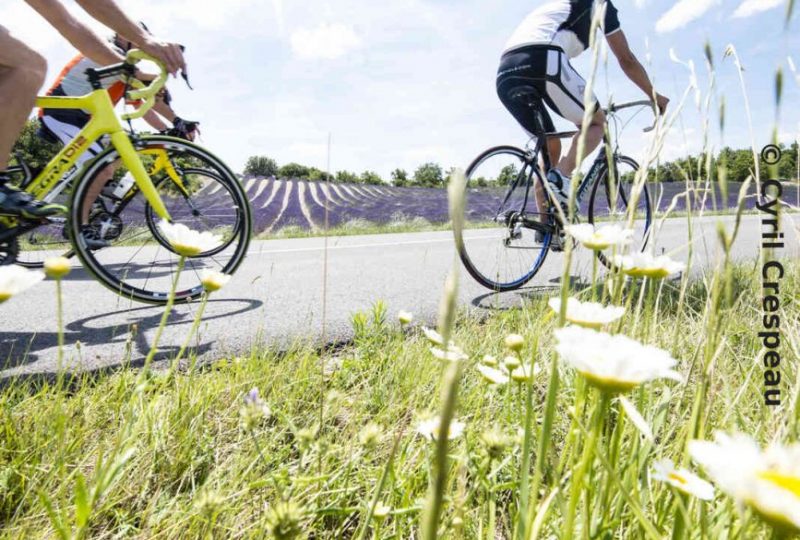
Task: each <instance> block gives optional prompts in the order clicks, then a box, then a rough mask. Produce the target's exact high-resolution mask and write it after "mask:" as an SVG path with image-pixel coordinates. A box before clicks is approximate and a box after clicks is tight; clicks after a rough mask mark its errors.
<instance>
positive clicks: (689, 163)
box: [14, 119, 799, 187]
mask: <svg viewBox="0 0 800 540" xmlns="http://www.w3.org/2000/svg"><path fill="white" fill-rule="evenodd" d="M37 129H38V122H37V121H36V120H34V119H32V120H30V121H28V123H27V124H26V126H25V129H24V130H23V132H22V134H21V136H20V138H19V139H18V140H17V142H16V144H15V146H14V154H15V155H18V156H20V157H21V158H22V159H23V160H24V161H25V163H27V164H28V165H29V166H31V167H33V168H35V169H37V168H41V167H43V166H44V165H46V164H47V162H48V161H49V160H50V158H52V157H53V156H54V155H55V154H56V152H57V151H58V148H59V146H58V145H55V144H51V143H48V142H46V141H45V140H43V139H42V138H41V137H39V136H37V134H36V131H37ZM779 146H780V148H781V150H782V157H781V160H780V161H779V162H778V164H777V172H778V176H779V178H782V179H787V180H789V179H797V178H798V153H799V152H798V150H799V149H798V144H797V142H794V143H792V144H791V145H788V146H787V145H783V144H781V145H779ZM720 167H724V171H725V173H726V176H727V179H728V181H730V182H742V181H744V180H745V179H746V178H747V177H748V176H750V175H751V174H752V170H753V152H752V150H750V149H749V148H747V149H738V150H735V149H733V148H730V147H725V148H723V149H722V150H721V151H720V152H719V153H718V154H717V155H716V156H713V157H712V159H711V160H710V162H709V160H708V159H707V156H703V155H693V156H691V155H690V156H686V157H682V158H678V159H674V160H672V161H666V162H663V163H659V164H658V165H657V166H655V167H652V168H651V175H650V178H651V180H655V181H659V182H682V181H684V180H686V179H687V178H689V179H692V180H696V179H701V178H709V177H710V178H714V179H717V178H718V177H719V173H720V170H721V169H720ZM760 168H761V174H762V179H765V178H766V177H767V175H768V174H769V173H770V171H769V168H768V167H767V164H766V163H765V162H764V161H763V159H761V166H760ZM452 170H453V169H452V168H451V169H449V170H447V171H445V170H444V169H443V168H442V166H441V165H439V164H437V163H433V162H430V163H425V164H423V165H420V166H419V167H417V169H416V170H414V171H413V173H409V172H407V171H406V170H404V169H395V170H394V171H392V172H391V174H390V177H389V178H388V179H387V178H383V177H381V175H379V174H378V173H376V172H374V171H369V170H367V171H364V172H362V173H360V174H359V173H356V172H352V171H347V170H341V171H338V172H336V173H335V174H328V173H326V172H324V171H321V170H320V169H318V168H316V167H309V166H305V165H302V164H299V163H287V164H285V165H280V166H279V165H278V162H277V161H276V160H274V159H273V158H270V157H268V156H263V155H262V156H251V157H250V158H249V159H248V160H247V163H246V165H245V168H244V174H245V175H246V176H262V177H271V176H274V177H276V178H296V179H303V180H311V181H315V180H316V181H319V180H330V181H332V182H341V183H348V184H391V185H394V186H399V187H405V186H414V187H444V186H445V184H446V183H447V177H448V176H449V174H450V172H451V171H452ZM516 172H517V171H516V170H515V169H513V168H512V167H511V166H509V167H506V168H505V169H503V170H502V171H501V173H500V174H499V176H498V178H495V179H485V182H486V183H490V182H498V183H501V184H504V183H508V182H509V181H513V179H514V177H515V176H516ZM475 180H476V181H477V183H478V184H479V185H480V184H481V183H482V182H480V179H475Z"/></svg>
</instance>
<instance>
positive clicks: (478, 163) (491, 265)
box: [454, 146, 555, 292]
mask: <svg viewBox="0 0 800 540" xmlns="http://www.w3.org/2000/svg"><path fill="white" fill-rule="evenodd" d="M496 156H507V158H503V159H501V160H500V161H499V163H502V162H504V161H505V159H507V160H508V161H509V164H513V163H514V162H515V160H516V161H518V162H519V163H520V169H519V172H518V173H516V174H517V179H516V181H515V182H514V183H512V184H511V187H510V188H508V189H506V190H502V189H499V188H495V190H496V191H497V192H498V193H500V194H499V196H498V194H494V195H491V194H487V191H489V190H484V192H482V193H477V191H481V188H480V187H479V186H481V180H482V177H481V176H480V173H479V170H480V168H481V167H482V166H483V165H484V164H486V163H487V161H488V160H489V159H490V158H493V157H496ZM496 161H497V160H496ZM537 167H538V166H537V164H536V162H535V158H534V159H533V160H531V159H530V157H529V156H528V154H527V153H526V152H525V151H524V150H522V149H520V148H517V147H514V146H496V147H493V148H490V149H488V150H486V151H484V152H483V153H481V154H480V155H478V157H476V158H475V159H474V160H473V161H472V163H471V164H470V165H469V167H467V170H466V173H465V175H466V179H467V183H466V190H467V203H466V206H467V208H466V210H465V214H467V215H466V216H465V217H466V221H467V224H468V225H467V227H466V229H467V230H465V231H454V235H455V242H456V249H457V251H458V255H459V257H460V259H461V262H462V263H463V264H464V267H465V268H466V270H467V272H468V273H469V274H470V275H471V276H472V277H473V278H474V279H475V281H477V282H478V283H480V284H481V285H483V286H484V287H486V288H487V289H490V290H492V291H495V292H506V291H513V290H516V289H519V288H520V287H522V286H523V285H525V284H526V283H527V282H528V281H530V280H531V279H532V278H533V277H534V276H535V275H536V273H537V272H538V271H539V269H540V268H541V267H542V264H544V261H545V259H546V257H547V253H548V252H549V250H550V243H551V241H552V232H549V231H548V232H546V233H543V239H542V242H541V245H540V247H538V248H537V247H536V246H535V245H534V244H535V242H534V241H533V239H532V238H527V237H526V238H525V239H522V238H518V239H517V238H507V237H505V236H504V235H505V234H506V233H508V236H509V237H510V235H511V231H512V230H513V225H511V224H507V225H506V226H505V232H503V227H502V226H501V227H498V228H497V229H498V230H497V231H495V230H493V229H491V228H490V227H489V226H488V225H487V229H486V231H485V233H484V232H474V231H484V229H482V228H474V229H472V232H470V226H469V223H470V217H475V216H477V215H479V212H478V211H475V212H472V210H471V208H470V202H469V201H470V196H471V195H470V190H473V191H475V192H474V193H472V196H476V195H481V196H483V197H485V198H486V197H488V198H490V199H491V201H490V202H488V203H487V205H489V207H488V220H489V222H494V223H497V222H498V221H497V220H498V216H499V215H500V214H501V213H502V214H504V215H505V216H506V218H507V219H506V221H507V222H508V220H509V219H513V218H509V216H510V214H509V212H514V211H516V210H514V208H516V206H518V205H520V204H521V205H522V207H521V208H520V210H526V209H527V208H528V207H527V204H529V203H530V202H531V201H533V203H534V204H535V205H536V207H537V210H539V208H538V204H539V203H538V202H537V201H536V197H535V193H534V192H535V189H534V190H530V191H529V192H528V196H524V195H523V199H522V202H521V203H520V202H519V195H520V194H522V191H521V190H522V189H523V188H524V189H527V186H528V185H530V186H535V185H536V182H541V181H542V179H541V177H540V176H539V174H538V172H537ZM526 168H530V171H529V172H528V173H527V174H528V175H530V176H531V177H532V182H531V183H530V184H527V181H526V185H525V186H522V185H521V184H520V180H521V179H522V173H523V172H524V171H525V170H526ZM487 169H488V170H491V167H488V168H487ZM503 170H504V169H503ZM502 174H503V172H502V170H501V172H500V173H499V174H498V177H497V178H498V181H499V178H500V175H502ZM510 174H514V173H513V172H512V173H510ZM515 193H517V196H516V197H515V196H514V194H515ZM500 199H502V202H501V205H500V206H497V207H496V208H497V209H496V210H492V209H491V208H494V207H495V206H496V205H495V202H497V201H498V200H500ZM545 204H546V205H547V209H546V211H544V212H542V211H540V212H537V213H536V214H537V215H538V219H540V220H541V221H542V224H543V225H551V226H552V224H553V223H554V220H555V217H554V215H553V208H552V206H551V205H550V204H549V202H547V203H545ZM503 205H507V208H504V207H503ZM525 214H526V215H528V213H525ZM533 214H534V213H531V214H530V215H533ZM482 219H484V218H483V217H480V218H475V220H476V221H480V220H482ZM478 227H481V225H480V224H478ZM524 230H527V231H533V230H534V229H530V228H528V227H520V228H519V230H517V231H516V232H517V233H518V234H525V233H524V232H523V231H524ZM487 240H488V242H487ZM517 240H521V242H519V243H517V244H516V245H511V242H514V241H517ZM498 243H499V245H498ZM487 245H488V248H489V250H490V253H489V257H488V258H485V259H486V261H487V264H483V263H481V264H479V263H478V258H479V256H480V251H482V250H483V251H485V250H486V246H487ZM493 247H494V248H495V250H496V251H495V254H494V255H492V253H491V250H492V248H493ZM498 248H500V249H498ZM522 250H536V251H538V254H537V255H535V256H533V251H531V252H530V255H531V256H530V257H529V258H528V261H529V262H526V261H523V260H522V256H521V253H522ZM514 254H515V255H517V259H518V260H519V264H518V267H519V270H518V271H510V270H509V268H510V266H511V264H510V263H511V261H510V259H511V258H512V257H513V255H514ZM493 257H494V258H495V260H494V261H492V260H491V259H492V258H493ZM481 258H484V257H481ZM501 259H503V260H501ZM504 263H509V264H504ZM523 268H524V269H523ZM505 273H508V275H510V276H513V277H509V278H503V277H502V275H504V274H505Z"/></svg>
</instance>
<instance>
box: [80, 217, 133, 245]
mask: <svg viewBox="0 0 800 540" xmlns="http://www.w3.org/2000/svg"><path fill="white" fill-rule="evenodd" d="M88 225H89V226H88V227H87V228H86V229H84V234H86V235H91V237H92V238H93V239H95V240H107V241H113V240H116V239H117V238H119V237H120V236H121V235H122V230H123V228H124V226H123V224H122V220H121V219H120V218H119V216H114V215H112V214H109V213H108V212H95V213H93V214H92V215H91V216H90V217H89V224H88Z"/></svg>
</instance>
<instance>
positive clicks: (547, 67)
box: [497, 0, 669, 209]
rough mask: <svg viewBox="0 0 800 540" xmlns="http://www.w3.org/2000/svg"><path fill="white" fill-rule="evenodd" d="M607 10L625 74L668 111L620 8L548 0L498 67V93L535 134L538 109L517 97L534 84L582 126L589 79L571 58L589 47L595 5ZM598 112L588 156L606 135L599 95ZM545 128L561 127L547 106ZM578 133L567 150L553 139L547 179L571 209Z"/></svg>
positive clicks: (609, 36)
mask: <svg viewBox="0 0 800 540" xmlns="http://www.w3.org/2000/svg"><path fill="white" fill-rule="evenodd" d="M597 9H605V16H604V17H603V21H602V24H601V28H602V29H603V32H604V34H605V37H606V41H607V42H608V46H609V48H610V49H611V52H612V53H614V56H615V57H616V58H617V61H618V62H619V66H620V68H622V71H623V73H625V75H626V76H627V77H628V79H630V80H631V82H633V83H634V84H635V85H636V86H638V87H639V88H640V89H641V90H642V91H643V92H644V93H645V94H646V95H647V97H648V98H650V99H654V100H655V103H656V106H657V107H658V110H659V113H663V112H664V111H665V110H666V108H667V104H668V103H669V99H668V98H666V97H664V96H662V95H661V94H659V93H657V92H656V91H655V90H654V89H653V85H652V83H651V82H650V78H649V77H648V75H647V72H646V71H645V69H644V67H643V66H642V64H641V62H639V60H638V59H637V58H636V56H635V55H634V54H633V52H631V50H630V47H629V46H628V40H627V39H626V38H625V34H624V32H623V31H622V27H621V26H620V22H619V16H618V12H617V8H616V7H614V4H613V3H612V2H611V0H548V1H547V2H545V3H544V4H542V5H540V6H539V7H538V8H536V9H535V10H534V11H533V12H532V13H531V14H530V15H528V16H527V17H526V18H525V19H524V20H523V21H522V23H521V24H520V25H519V27H518V28H517V29H516V31H515V32H514V33H513V34H512V36H511V38H510V39H509V40H508V42H507V43H506V47H505V50H504V52H503V55H502V58H501V60H500V67H499V69H498V72H497V94H498V96H499V97H500V101H502V102H503V105H505V107H506V108H507V109H508V111H509V112H510V113H511V114H512V115H513V116H514V118H516V120H517V121H518V122H519V123H520V124H521V125H522V127H523V128H524V129H525V130H526V131H528V133H532V132H533V129H534V126H535V120H534V118H535V112H534V111H533V110H532V109H531V107H530V106H529V105H528V104H527V103H524V102H521V101H520V100H519V99H517V98H516V95H517V93H518V92H517V91H518V90H519V89H520V88H521V87H526V88H530V87H533V88H535V89H536V90H537V92H538V93H539V95H540V96H541V97H542V99H543V100H544V102H545V103H546V104H547V107H548V108H550V109H551V110H552V111H553V112H555V113H556V114H558V115H559V116H561V117H562V118H565V119H566V120H569V121H570V122H572V123H574V124H575V125H576V126H578V127H581V124H582V123H583V116H584V106H583V103H584V93H585V91H586V81H585V80H584V79H583V77H581V76H580V75H579V74H578V72H577V71H575V69H574V68H573V67H572V64H570V61H569V60H570V58H575V57H576V56H578V55H580V54H581V53H583V52H584V51H585V50H586V49H588V48H589V43H590V38H591V36H590V33H591V25H592V17H593V13H594V11H593V10H597ZM592 100H593V101H594V103H595V105H594V108H595V112H594V115H593V116H592V118H591V123H590V125H589V126H588V128H587V131H586V140H585V147H584V156H588V155H589V154H590V153H591V152H592V151H593V150H594V149H595V148H597V146H598V145H599V144H600V141H601V140H602V139H603V125H604V123H605V115H604V114H603V111H602V110H601V109H600V104H599V103H598V102H597V98H595V97H593V99H592ZM542 114H543V116H544V118H543V120H544V126H543V127H544V128H545V131H547V132H553V131H555V127H554V126H553V121H552V119H551V118H550V116H549V114H547V111H546V110H544V111H542ZM578 137H580V134H578V135H576V136H575V137H574V138H573V140H572V144H571V146H570V149H569V151H568V152H567V153H566V154H565V155H564V156H563V157H561V158H560V160H558V158H559V156H560V155H561V144H560V141H559V139H556V138H552V139H549V140H548V141H547V144H548V150H549V154H550V156H551V157H552V158H553V160H554V161H556V160H558V162H557V164H556V165H555V167H553V168H552V169H550V170H549V171H547V180H548V181H549V182H550V184H551V186H552V188H553V192H554V193H555V195H556V197H557V198H558V200H559V203H561V205H562V206H563V207H565V209H566V203H567V201H568V200H569V190H570V177H571V176H572V173H573V171H574V170H575V167H576V166H577V163H576V162H577V152H578V144H577V142H578Z"/></svg>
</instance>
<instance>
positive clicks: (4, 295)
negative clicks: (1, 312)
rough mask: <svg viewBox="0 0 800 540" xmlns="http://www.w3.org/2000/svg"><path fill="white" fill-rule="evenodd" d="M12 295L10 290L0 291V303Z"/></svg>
mask: <svg viewBox="0 0 800 540" xmlns="http://www.w3.org/2000/svg"><path fill="white" fill-rule="evenodd" d="M12 296H14V295H13V294H11V293H10V292H8V291H0V303H3V302H5V301H6V300H8V299H9V298H11V297H12Z"/></svg>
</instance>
